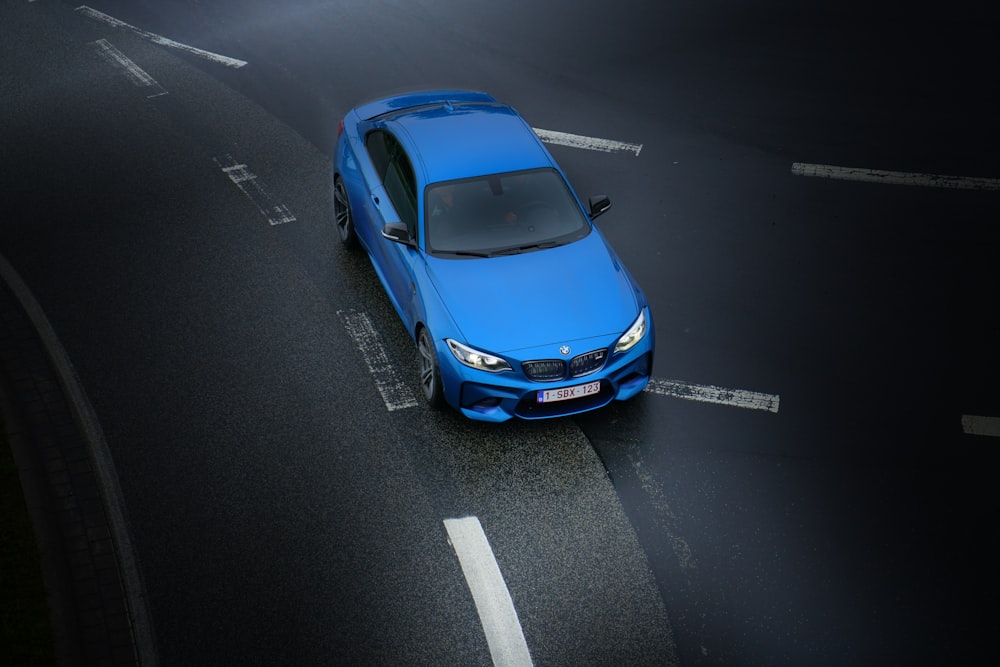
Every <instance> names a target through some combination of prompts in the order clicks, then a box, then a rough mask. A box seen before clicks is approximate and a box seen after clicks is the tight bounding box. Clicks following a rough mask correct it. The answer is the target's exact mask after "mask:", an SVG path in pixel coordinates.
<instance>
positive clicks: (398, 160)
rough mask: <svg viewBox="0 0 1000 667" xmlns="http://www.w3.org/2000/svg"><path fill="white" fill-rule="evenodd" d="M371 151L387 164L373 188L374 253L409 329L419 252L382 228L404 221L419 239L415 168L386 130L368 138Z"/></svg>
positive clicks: (410, 231)
mask: <svg viewBox="0 0 1000 667" xmlns="http://www.w3.org/2000/svg"><path fill="white" fill-rule="evenodd" d="M367 143H368V145H369V146H370V149H369V152H370V153H371V154H372V156H373V163H377V164H381V163H382V162H383V161H384V170H383V171H382V172H381V174H380V175H381V178H382V182H381V185H380V186H379V187H373V188H371V194H372V197H371V200H370V202H369V205H370V206H371V214H372V215H371V217H372V221H373V222H374V223H375V224H376V225H377V227H378V229H377V230H374V233H375V238H374V240H373V246H375V247H376V248H377V250H373V254H377V256H378V258H379V260H378V261H379V263H380V265H381V266H380V267H379V268H380V275H379V278H380V279H381V280H382V283H383V285H384V286H385V289H386V292H388V294H389V297H390V299H391V300H392V302H393V305H395V307H396V310H397V311H398V312H399V315H400V317H402V319H403V322H404V323H405V324H406V326H407V329H408V330H410V329H411V328H412V324H413V313H414V296H415V295H414V290H415V287H414V281H413V262H414V261H417V260H418V259H419V251H418V250H417V249H416V248H415V247H413V246H409V245H406V244H404V243H398V242H395V241H390V240H389V239H386V238H384V237H383V236H382V233H381V228H382V226H384V225H385V224H386V223H387V222H402V223H404V224H405V225H406V228H407V230H408V231H409V233H410V237H411V238H412V239H414V240H415V239H416V238H417V194H416V190H417V183H416V178H415V175H414V172H413V166H412V163H411V161H410V159H409V157H408V156H407V154H406V151H404V150H403V148H402V146H400V144H399V142H398V141H397V140H396V138H395V137H394V136H392V134H391V133H389V132H388V131H386V130H384V129H376V130H374V131H373V132H371V133H370V134H369V136H368V139H367Z"/></svg>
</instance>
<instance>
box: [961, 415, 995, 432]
mask: <svg viewBox="0 0 1000 667" xmlns="http://www.w3.org/2000/svg"><path fill="white" fill-rule="evenodd" d="M962 430H963V431H965V432H966V433H968V434H969V435H990V436H993V437H994V438H1000V418H998V417H981V416H979V415H962Z"/></svg>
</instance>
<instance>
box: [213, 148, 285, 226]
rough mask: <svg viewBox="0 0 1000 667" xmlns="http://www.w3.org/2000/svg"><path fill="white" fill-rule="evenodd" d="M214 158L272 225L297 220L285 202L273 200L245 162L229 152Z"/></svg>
mask: <svg viewBox="0 0 1000 667" xmlns="http://www.w3.org/2000/svg"><path fill="white" fill-rule="evenodd" d="M213 159H214V160H215V163H216V164H217V165H219V167H220V168H221V169H222V171H223V172H224V173H225V174H226V176H228V177H229V180H231V181H232V182H233V183H235V184H236V187H238V188H239V189H240V190H242V191H243V194H245V195H246V196H247V197H249V198H250V201H252V202H253V203H254V204H256V205H257V208H258V209H259V210H260V212H261V215H263V216H264V217H265V218H267V221H268V222H269V223H271V225H272V226H273V225H281V224H284V223H286V222H295V216H294V215H292V212H291V211H289V210H288V207H287V206H285V205H284V204H275V203H274V202H273V201H272V200H271V195H269V194H268V193H267V190H265V189H264V186H263V185H261V183H260V180H259V179H258V178H257V176H255V175H254V174H252V173H250V170H249V169H248V168H247V166H246V165H245V164H241V163H238V162H236V160H234V159H233V156H232V155H229V154H226V155H223V156H221V157H217V158H213Z"/></svg>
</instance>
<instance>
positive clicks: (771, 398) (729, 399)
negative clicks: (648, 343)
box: [646, 378, 781, 413]
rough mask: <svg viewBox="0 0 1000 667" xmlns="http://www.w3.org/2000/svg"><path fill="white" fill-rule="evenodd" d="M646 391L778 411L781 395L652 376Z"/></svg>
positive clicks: (703, 401) (687, 398)
mask: <svg viewBox="0 0 1000 667" xmlns="http://www.w3.org/2000/svg"><path fill="white" fill-rule="evenodd" d="M646 391H648V392H651V393H654V394H660V395H662V396H673V397H674V398H683V399H685V400H689V401H700V402H702V403H717V404H719V405H729V406H732V407H736V408H746V409H748V410H765V411H767V412H775V413H776V412H778V405H779V403H780V402H781V397H780V396H778V395H777V394H764V393H761V392H757V391H747V390H745V389H727V388H725V387H716V386H713V385H702V384H692V383H690V382H681V381H679V380H661V379H658V378H650V379H649V384H648V385H646Z"/></svg>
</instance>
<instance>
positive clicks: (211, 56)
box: [76, 5, 247, 68]
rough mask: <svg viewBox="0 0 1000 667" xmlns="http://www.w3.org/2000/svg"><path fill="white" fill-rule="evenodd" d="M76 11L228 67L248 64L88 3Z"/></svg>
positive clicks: (155, 42) (154, 41)
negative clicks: (123, 18) (161, 32)
mask: <svg viewBox="0 0 1000 667" xmlns="http://www.w3.org/2000/svg"><path fill="white" fill-rule="evenodd" d="M76 11H78V12H80V13H81V14H83V15H84V16H87V17H88V18H92V19H94V20H95V21H101V22H102V23H106V24H108V25H110V26H111V27H113V28H125V29H126V30H131V31H132V32H134V33H135V34H137V35H139V36H140V37H142V38H143V39H147V40H149V41H151V42H153V43H154V44H159V45H161V46H169V47H170V48H173V49H180V50H181V51H184V52H186V53H190V54H191V55H193V56H197V57H199V58H204V59H205V60H211V61H212V62H216V63H219V64H221V65H225V66H226V67H237V68H238V67H243V66H244V65H246V64H247V63H246V61H245V60H239V59H237V58H230V57H229V56H222V55H219V54H218V53H212V52H211V51H205V50H204V49H199V48H196V47H193V46H188V45H187V44H181V43H180V42H175V41H174V40H172V39H167V38H166V37H162V36H160V35H157V34H155V33H152V32H148V31H146V30H143V29H142V28H137V27H135V26H134V25H130V24H128V23H125V21H121V20H119V19H116V18H115V17H113V16H108V15H107V14H105V13H104V12H100V11H98V10H96V9H93V8H91V7H88V6H87V5H80V6H79V7H77V8H76Z"/></svg>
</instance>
